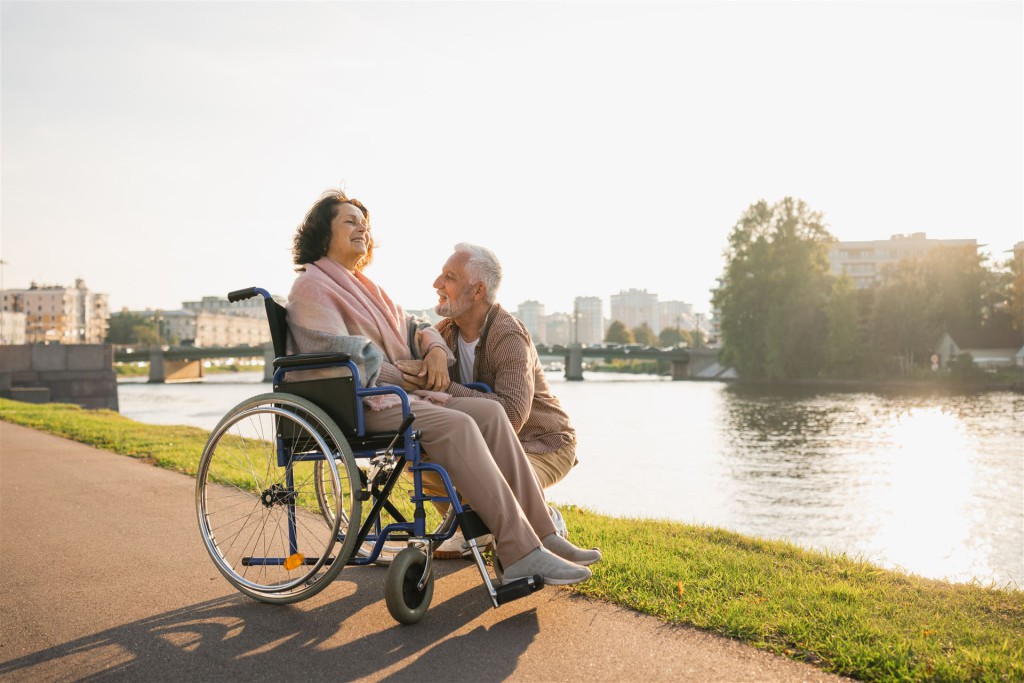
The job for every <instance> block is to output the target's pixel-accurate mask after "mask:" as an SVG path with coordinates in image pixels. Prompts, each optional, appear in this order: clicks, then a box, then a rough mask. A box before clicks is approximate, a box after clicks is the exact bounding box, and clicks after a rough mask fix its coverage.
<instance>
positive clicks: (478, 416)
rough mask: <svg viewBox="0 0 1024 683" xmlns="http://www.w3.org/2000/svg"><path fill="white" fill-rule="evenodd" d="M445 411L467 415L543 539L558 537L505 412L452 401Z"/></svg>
mask: <svg viewBox="0 0 1024 683" xmlns="http://www.w3.org/2000/svg"><path fill="white" fill-rule="evenodd" d="M445 407H447V408H451V409H452V410H457V411H459V412H462V413H466V414H467V415H469V416H470V417H472V418H473V421H474V422H475V423H476V424H477V426H478V427H479V429H480V433H481V434H482V435H483V438H484V441H485V442H486V443H487V448H488V450H490V452H491V455H492V456H493V458H494V462H495V463H496V464H497V465H498V469H499V470H500V471H501V474H502V476H504V478H505V481H507V482H508V485H509V487H510V488H511V489H512V493H513V494H514V495H515V497H516V500H517V501H519V506H520V507H521V508H522V510H523V512H524V513H525V514H526V519H527V520H528V521H529V522H530V526H531V527H533V530H534V532H535V533H536V534H537V536H538V537H539V538H544V537H545V536H547V535H548V534H553V533H555V524H554V522H552V521H551V514H550V513H549V512H548V506H547V504H546V503H545V502H544V493H543V492H542V491H541V488H540V483H539V482H538V481H537V475H536V474H535V473H534V471H533V467H531V466H530V461H529V460H528V459H527V458H526V453H525V452H524V451H523V446H522V444H521V443H520V442H519V437H518V436H517V435H516V433H515V431H514V430H513V429H512V424H511V423H510V422H509V421H508V416H507V415H506V414H505V410H504V408H502V407H501V404H500V403H498V402H497V401H491V400H489V399H486V398H459V397H452V398H451V399H449V400H448V403H447V404H445Z"/></svg>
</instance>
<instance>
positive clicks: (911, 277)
mask: <svg viewBox="0 0 1024 683" xmlns="http://www.w3.org/2000/svg"><path fill="white" fill-rule="evenodd" d="M874 295H875V296H874V310H873V313H872V320H871V337H872V340H873V344H874V347H875V348H876V349H877V351H878V352H881V353H882V354H883V355H884V356H895V357H897V358H898V359H899V364H900V370H901V371H902V372H906V371H907V370H909V369H910V368H911V367H913V365H914V361H915V358H916V357H917V356H918V355H919V354H920V353H924V352H927V351H928V350H929V349H930V348H931V347H932V345H934V343H935V341H936V340H937V339H938V337H939V335H940V334H941V332H942V328H941V325H940V324H939V323H938V322H937V321H936V320H935V318H934V316H933V315H932V314H931V312H930V309H933V306H932V302H931V301H930V298H929V293H928V287H927V283H926V278H925V276H924V261H923V259H918V258H910V259H903V260H901V261H899V262H897V263H896V265H895V266H894V267H892V268H890V269H887V271H886V276H885V279H884V280H883V281H882V284H880V285H879V286H878V287H876V288H875V292H874Z"/></svg>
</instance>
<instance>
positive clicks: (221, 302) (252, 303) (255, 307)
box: [181, 296, 276, 320]
mask: <svg viewBox="0 0 1024 683" xmlns="http://www.w3.org/2000/svg"><path fill="white" fill-rule="evenodd" d="M275 298H276V297H275ZM181 308H182V310H185V311H190V312H192V313H199V312H203V313H217V314H223V315H238V316H243V317H246V318H260V319H262V320H266V319H267V313H266V307H265V304H264V302H263V297H262V296H254V297H253V298H251V299H244V300H242V301H235V302H231V301H228V300H227V298H226V297H222V296H204V297H203V298H202V299H201V300H199V301H185V302H182V304H181Z"/></svg>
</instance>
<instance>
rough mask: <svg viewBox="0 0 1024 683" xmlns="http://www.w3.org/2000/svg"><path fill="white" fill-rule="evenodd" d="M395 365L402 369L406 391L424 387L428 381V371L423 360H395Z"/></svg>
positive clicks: (403, 384) (403, 385)
mask: <svg viewBox="0 0 1024 683" xmlns="http://www.w3.org/2000/svg"><path fill="white" fill-rule="evenodd" d="M395 367H397V368H398V369H399V370H401V371H402V388H403V389H405V390H406V391H416V390H417V389H423V388H424V387H425V386H426V383H427V372H426V368H425V367H424V365H423V361H421V360H399V361H395Z"/></svg>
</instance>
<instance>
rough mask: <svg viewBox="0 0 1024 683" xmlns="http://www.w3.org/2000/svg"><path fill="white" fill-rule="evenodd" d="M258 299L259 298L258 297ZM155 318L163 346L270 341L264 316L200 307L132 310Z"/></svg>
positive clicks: (254, 343) (249, 343)
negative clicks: (171, 309)
mask: <svg viewBox="0 0 1024 683" xmlns="http://www.w3.org/2000/svg"><path fill="white" fill-rule="evenodd" d="M261 301H262V299H261ZM133 313H135V314H136V315H140V316H142V317H144V318H147V319H150V320H155V321H156V322H157V324H158V329H159V331H160V339H161V341H162V342H163V344H165V345H183V346H201V347H211V346H261V345H262V344H265V343H267V342H269V341H270V326H269V325H268V324H267V317H266V315H265V314H264V316H263V317H262V318H256V317H252V316H250V315H246V314H228V313H211V312H208V311H204V310H190V311H186V310H178V311H133Z"/></svg>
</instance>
